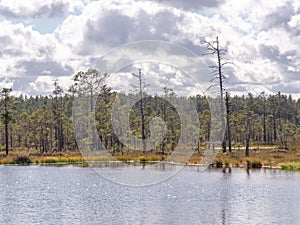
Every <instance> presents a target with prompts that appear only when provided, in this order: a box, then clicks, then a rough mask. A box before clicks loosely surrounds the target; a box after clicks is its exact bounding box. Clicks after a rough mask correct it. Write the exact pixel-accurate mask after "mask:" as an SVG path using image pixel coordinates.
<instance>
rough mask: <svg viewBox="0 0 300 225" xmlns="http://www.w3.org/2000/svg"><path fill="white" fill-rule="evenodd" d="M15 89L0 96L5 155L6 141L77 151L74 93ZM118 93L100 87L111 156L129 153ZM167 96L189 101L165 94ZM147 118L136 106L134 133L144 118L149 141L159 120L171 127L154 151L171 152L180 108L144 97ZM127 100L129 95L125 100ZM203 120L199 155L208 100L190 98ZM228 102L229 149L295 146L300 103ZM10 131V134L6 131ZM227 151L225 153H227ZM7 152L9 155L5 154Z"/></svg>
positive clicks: (269, 98) (99, 106)
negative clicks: (121, 135) (114, 121)
mask: <svg viewBox="0 0 300 225" xmlns="http://www.w3.org/2000/svg"><path fill="white" fill-rule="evenodd" d="M10 92H11V89H8V88H4V89H3V90H2V92H1V106H0V107H1V125H0V148H1V151H4V150H5V148H6V141H7V142H8V150H9V151H18V150H24V149H34V150H38V151H40V152H41V153H44V152H45V153H47V152H54V151H55V152H56V151H57V152H59V151H74V150H77V145H76V141H75V139H74V134H73V125H72V101H73V99H74V92H71V91H69V92H68V91H66V92H64V91H63V90H62V89H61V87H60V86H59V85H58V84H57V83H56V82H55V84H54V87H53V95H50V96H26V95H20V96H13V95H11V94H10ZM115 94H116V93H115V92H113V91H111V90H110V88H108V87H107V86H106V85H103V86H102V87H101V91H100V93H99V95H98V98H97V103H96V106H95V114H94V115H95V120H96V127H97V131H98V135H99V137H100V139H101V142H102V143H103V144H104V145H105V148H106V149H108V150H109V151H111V152H112V153H113V154H121V155H123V154H130V151H131V149H128V148H126V146H123V145H122V143H121V142H120V141H119V140H118V138H117V137H116V135H115V134H114V132H113V129H112V126H111V122H110V120H111V110H112V108H111V107H112V103H113V101H114V99H115ZM166 95H167V96H164V97H165V98H187V97H182V96H176V95H175V94H174V92H172V91H169V92H166ZM144 96H145V97H144V101H143V109H144V110H143V115H144V118H142V117H141V111H140V110H139V109H140V108H139V107H138V106H139V104H138V103H137V104H136V105H135V106H134V107H133V108H132V112H131V114H130V127H131V129H132V132H133V134H135V135H136V136H137V137H139V138H142V133H143V132H142V129H141V128H142V119H143V120H144V123H145V124H144V125H145V129H144V130H145V134H144V135H145V137H147V135H148V133H149V121H150V120H151V119H152V118H153V116H159V117H161V118H162V119H163V120H164V121H165V123H166V126H167V130H168V132H167V134H166V137H165V139H164V140H163V141H162V143H161V144H160V146H159V147H158V148H157V149H153V152H152V153H159V154H169V153H170V152H172V151H173V150H174V148H175V147H176V144H177V142H178V139H179V135H180V119H179V118H178V114H177V113H176V109H175V108H174V107H172V105H170V104H169V103H165V102H164V101H162V99H161V98H159V96H151V95H147V93H144ZM127 97H128V96H127ZM188 98H190V99H191V100H192V101H193V102H194V104H195V106H196V109H197V113H198V116H199V120H200V128H199V129H200V137H199V141H198V143H197V145H196V146H195V151H199V150H200V148H201V146H205V145H206V144H207V141H208V139H209V134H210V127H211V124H210V123H211V115H210V114H211V113H210V109H209V104H208V101H207V97H206V96H200V95H197V96H191V97H188ZM226 102H228V111H227V113H228V116H227V119H228V121H229V123H228V126H227V129H228V128H230V136H229V135H228V132H226V135H225V136H226V141H227V148H228V149H227V151H231V149H232V148H240V147H242V146H245V145H246V142H247V140H249V142H250V143H251V145H256V146H257V145H277V146H278V147H279V148H281V149H285V150H289V149H291V148H293V147H294V146H296V145H297V140H298V139H299V136H300V100H299V99H298V100H296V99H293V98H292V97H291V96H287V95H285V94H282V93H280V92H279V93H277V94H273V95H265V94H264V93H261V94H260V95H259V96H253V95H252V94H251V93H249V94H248V95H246V96H229V94H228V95H226ZM6 131H7V133H6ZM225 151H226V149H225ZM7 154H8V152H7Z"/></svg>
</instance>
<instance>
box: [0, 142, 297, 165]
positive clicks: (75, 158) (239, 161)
mask: <svg viewBox="0 0 300 225" xmlns="http://www.w3.org/2000/svg"><path fill="white" fill-rule="evenodd" d="M166 157H167V156H162V155H157V154H149V155H117V156H114V158H115V159H116V160H118V161H121V162H124V163H127V164H134V165H135V164H151V163H154V162H158V161H161V160H163V159H164V158H166ZM202 158H203V156H202V154H200V153H195V154H194V155H193V156H192V157H191V158H190V160H189V162H187V163H186V165H200V164H201V160H202ZM108 160H109V159H108V158H105V157H90V158H88V159H85V158H84V157H83V156H82V155H81V153H80V152H79V151H71V152H54V153H46V154H40V153H39V152H30V153H29V152H28V151H12V152H10V155H9V156H8V157H5V155H4V154H0V165H49V164H50V165H51V164H52V165H60V164H78V165H81V166H88V163H87V161H93V162H107V161H108ZM211 166H212V167H217V168H222V167H243V168H262V167H265V168H280V169H282V170H300V151H299V150H282V149H275V148H272V147H269V148H261V149H258V150H255V151H252V152H251V156H250V157H245V156H244V151H243V150H234V151H233V152H232V153H227V154H222V153H219V154H217V156H216V157H215V159H214V160H213V162H212V164H211Z"/></svg>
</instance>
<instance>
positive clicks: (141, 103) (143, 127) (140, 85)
mask: <svg viewBox="0 0 300 225" xmlns="http://www.w3.org/2000/svg"><path fill="white" fill-rule="evenodd" d="M132 75H133V76H135V77H137V78H138V79H139V93H140V99H141V100H140V110H141V122H142V142H143V153H144V154H145V153H146V149H147V146H146V134H145V111H144V100H143V97H144V96H143V80H142V72H141V69H139V74H134V73H133V74H132Z"/></svg>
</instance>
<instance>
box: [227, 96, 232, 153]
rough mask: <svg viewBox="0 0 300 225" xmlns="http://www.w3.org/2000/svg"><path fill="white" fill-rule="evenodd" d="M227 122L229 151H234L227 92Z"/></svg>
mask: <svg viewBox="0 0 300 225" xmlns="http://www.w3.org/2000/svg"><path fill="white" fill-rule="evenodd" d="M226 120H227V121H226V122H227V139H228V151H229V152H232V148H231V127H230V110H229V95H228V92H226Z"/></svg>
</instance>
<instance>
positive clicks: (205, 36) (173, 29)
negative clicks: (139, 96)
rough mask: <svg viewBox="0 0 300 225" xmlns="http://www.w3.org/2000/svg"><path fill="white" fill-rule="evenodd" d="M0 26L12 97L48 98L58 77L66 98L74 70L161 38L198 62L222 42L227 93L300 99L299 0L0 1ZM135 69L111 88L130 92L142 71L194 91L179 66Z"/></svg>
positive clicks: (0, 64)
mask: <svg viewBox="0 0 300 225" xmlns="http://www.w3.org/2000/svg"><path fill="white" fill-rule="evenodd" d="M0 28H1V29H0V88H1V89H2V88H3V87H11V88H12V89H13V91H14V94H16V95H19V94H27V95H49V94H51V92H52V90H53V88H54V87H53V83H54V80H56V79H57V80H58V83H59V85H60V86H62V88H63V89H64V90H65V91H66V90H67V89H68V87H69V86H70V85H71V84H72V77H73V76H74V75H75V74H76V73H77V72H78V71H81V70H83V71H86V70H87V69H88V68H89V67H91V64H93V62H94V61H95V60H96V59H98V58H100V57H101V56H102V55H105V54H106V53H107V52H110V51H112V50H113V49H116V48H119V46H122V45H124V44H128V43H134V42H138V41H145V40H156V41H164V42H169V43H172V44H176V45H179V46H182V47H184V48H187V49H188V50H190V51H192V52H193V53H195V54H196V55H198V56H199V57H200V58H201V57H205V56H203V55H204V54H205V42H206V41H212V40H215V38H216V37H217V36H218V37H219V40H220V45H221V46H222V48H224V49H226V51H227V53H226V59H227V61H228V62H230V63H231V64H228V66H227V67H225V68H224V73H225V76H226V82H225V84H224V85H225V88H226V90H228V91H229V92H230V93H232V94H233V95H235V94H237V95H242V94H247V93H248V92H252V93H254V94H256V95H258V94H260V93H261V92H265V93H266V94H272V93H277V92H279V91H280V92H282V93H285V94H291V95H292V96H293V97H295V98H300V48H299V46H300V1H299V0H264V1H263V0H243V1H240V0H224V1H221V0H189V1H186V0H177V1H167V0H152V1H147V0H122V1H121V0H118V1H117V0H100V1H91V0H28V1H23V0H14V1H11V0H0ZM174 54H175V53H174ZM206 62H207V64H208V66H209V65H214V63H215V59H214V58H212V57H210V58H209V59H208V60H207V61H206ZM131 63H132V64H131V65H129V67H126V68H122V69H121V70H120V71H118V72H116V73H115V74H114V76H112V77H111V83H112V84H113V85H114V86H115V87H117V86H120V87H121V86H122V85H121V84H123V86H124V84H125V82H127V83H126V85H127V87H129V86H130V85H129V84H131V83H132V82H133V83H134V81H133V80H134V77H133V76H132V71H137V69H138V68H142V69H143V73H144V74H145V76H146V74H147V75H148V78H150V77H152V78H153V77H159V79H157V80H156V81H151V82H152V83H151V84H152V86H154V85H158V86H159V85H160V84H161V79H163V80H168V81H166V82H167V83H165V84H161V85H166V84H167V85H169V86H170V87H171V88H174V89H175V88H178V90H179V89H180V90H185V91H186V90H188V91H189V93H192V94H197V90H196V88H195V87H196V86H195V85H193V83H195V82H193V80H192V79H191V78H190V77H189V75H188V74H186V73H185V72H184V71H182V70H180V68H179V67H178V65H179V64H180V63H179V64H178V62H177V61H176V60H175V61H174V62H173V65H167V64H166V63H152V64H151V63H149V62H146V63H141V62H131ZM128 68H131V69H128ZM101 72H105V71H101ZM207 76H209V75H207ZM126 85H125V86H126ZM122 88H124V87H122ZM183 92H184V91H183ZM183 92H182V93H183ZM179 93H181V92H179Z"/></svg>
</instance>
